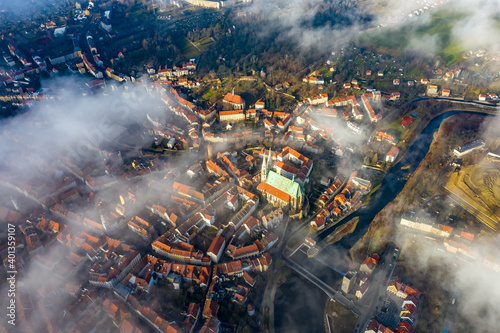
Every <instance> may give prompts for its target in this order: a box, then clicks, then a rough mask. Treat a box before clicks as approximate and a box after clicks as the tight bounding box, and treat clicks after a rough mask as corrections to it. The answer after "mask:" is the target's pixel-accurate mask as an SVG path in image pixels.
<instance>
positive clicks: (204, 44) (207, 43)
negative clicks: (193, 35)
mask: <svg viewBox="0 0 500 333" xmlns="http://www.w3.org/2000/svg"><path fill="white" fill-rule="evenodd" d="M214 44H215V42H214V40H213V39H212V37H207V38H203V39H200V40H199V41H197V42H196V43H195V45H196V46H198V48H199V49H200V50H201V52H205V51H207V50H208V49H209V48H210V47H211V46H212V45H214Z"/></svg>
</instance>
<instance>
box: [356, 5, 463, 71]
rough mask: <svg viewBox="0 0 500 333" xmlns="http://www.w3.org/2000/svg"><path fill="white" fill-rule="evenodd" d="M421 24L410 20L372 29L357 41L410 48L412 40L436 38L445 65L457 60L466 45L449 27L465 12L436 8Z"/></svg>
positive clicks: (451, 27) (388, 47)
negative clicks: (457, 38) (460, 41)
mask: <svg viewBox="0 0 500 333" xmlns="http://www.w3.org/2000/svg"><path fill="white" fill-rule="evenodd" d="M426 15H430V19H429V20H425V21H424V22H423V23H418V22H412V23H411V24H406V25H402V26H398V27H397V28H384V29H380V30H377V31H375V32H369V33H367V34H363V35H362V36H361V37H360V40H361V41H362V42H364V43H367V44H370V45H374V46H378V47H382V48H386V49H390V50H401V49H404V48H406V47H411V44H410V43H411V42H412V41H414V40H415V39H422V40H424V41H425V40H427V39H436V40H437V42H436V45H437V46H438V52H439V54H440V55H441V56H442V57H443V60H445V61H446V62H447V63H448V64H452V63H454V62H456V61H457V60H460V55H461V54H462V53H463V52H465V51H466V48H465V47H464V46H463V45H461V44H460V43H459V41H458V40H456V39H455V38H454V37H453V33H452V30H453V27H454V26H455V25H456V24H459V22H460V20H461V19H463V18H464V17H466V16H467V15H468V14H466V13H464V12H458V11H445V10H438V11H436V12H433V13H428V14H426Z"/></svg>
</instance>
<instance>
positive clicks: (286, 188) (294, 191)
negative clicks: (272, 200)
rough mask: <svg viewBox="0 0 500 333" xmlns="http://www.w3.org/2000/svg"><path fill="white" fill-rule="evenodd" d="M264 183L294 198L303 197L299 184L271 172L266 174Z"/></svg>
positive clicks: (302, 190)
mask: <svg viewBox="0 0 500 333" xmlns="http://www.w3.org/2000/svg"><path fill="white" fill-rule="evenodd" d="M266 183H267V184H269V185H271V186H273V187H275V188H277V189H278V190H281V191H283V192H285V193H287V194H288V195H290V196H291V197H294V198H297V197H299V196H301V195H304V189H303V188H302V186H301V185H300V184H299V183H297V182H296V181H293V180H291V179H288V178H286V177H283V176H281V175H279V174H277V173H276V172H274V171H272V170H271V171H269V173H268V174H267V179H266Z"/></svg>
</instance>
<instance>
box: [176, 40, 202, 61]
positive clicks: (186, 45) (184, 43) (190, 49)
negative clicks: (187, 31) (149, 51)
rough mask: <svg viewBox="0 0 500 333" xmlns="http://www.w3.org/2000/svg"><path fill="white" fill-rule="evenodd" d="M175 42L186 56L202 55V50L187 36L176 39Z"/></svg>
mask: <svg viewBox="0 0 500 333" xmlns="http://www.w3.org/2000/svg"><path fill="white" fill-rule="evenodd" d="M175 44H176V45H177V47H178V48H179V50H181V53H182V56H183V57H184V58H196V57H199V56H200V54H201V53H200V51H198V49H196V47H194V45H193V44H191V42H190V41H189V40H188V39H187V38H186V37H183V38H180V39H177V40H176V41H175Z"/></svg>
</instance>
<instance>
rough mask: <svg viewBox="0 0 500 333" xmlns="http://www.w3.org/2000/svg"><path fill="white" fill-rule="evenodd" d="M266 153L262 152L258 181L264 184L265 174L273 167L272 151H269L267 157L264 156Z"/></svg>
mask: <svg viewBox="0 0 500 333" xmlns="http://www.w3.org/2000/svg"><path fill="white" fill-rule="evenodd" d="M266 153H267V152H264V157H263V160H262V168H261V169H260V180H261V181H263V182H265V181H266V179H267V174H268V173H269V170H271V168H272V167H273V158H272V151H271V149H269V155H268V156H266Z"/></svg>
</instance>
